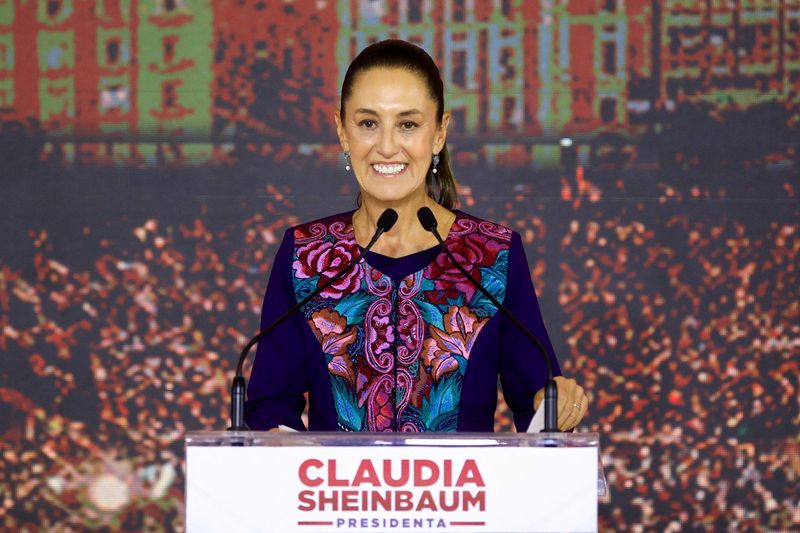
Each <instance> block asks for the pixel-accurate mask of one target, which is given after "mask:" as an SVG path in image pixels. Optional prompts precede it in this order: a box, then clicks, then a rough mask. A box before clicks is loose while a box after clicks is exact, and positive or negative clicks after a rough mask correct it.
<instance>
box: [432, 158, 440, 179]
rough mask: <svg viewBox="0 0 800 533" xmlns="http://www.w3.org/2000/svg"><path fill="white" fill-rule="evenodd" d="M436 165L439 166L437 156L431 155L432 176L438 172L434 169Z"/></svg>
mask: <svg viewBox="0 0 800 533" xmlns="http://www.w3.org/2000/svg"><path fill="white" fill-rule="evenodd" d="M438 164H439V154H433V165H432V166H433V168H432V169H431V172H433V173H434V174H436V173H437V172H438V170H437V169H436V165H438Z"/></svg>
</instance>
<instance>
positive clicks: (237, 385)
mask: <svg viewBox="0 0 800 533" xmlns="http://www.w3.org/2000/svg"><path fill="white" fill-rule="evenodd" d="M395 222H397V211H395V210H394V209H391V208H389V209H386V210H384V212H383V213H381V216H380V217H378V223H377V224H376V226H377V227H376V229H375V233H374V234H373V235H372V239H370V241H369V243H368V244H367V246H365V247H364V250H363V251H362V252H361V253H359V254H358V255H357V256H356V257H354V258H353V259H352V260H351V261H350V262H349V263H347V265H345V267H344V268H343V269H341V270H340V271H339V272H337V273H336V275H335V276H333V277H332V278H330V279H329V280H328V281H326V282H325V283H323V284H322V285H320V286H318V287H317V288H316V290H314V291H313V292H312V293H311V294H309V295H308V296H306V297H305V298H303V299H302V300H300V301H299V302H297V303H296V304H295V305H293V306H292V307H290V308H289V309H288V310H287V311H286V312H285V313H283V314H282V315H281V316H279V317H278V318H276V319H275V320H274V321H273V322H272V323H271V324H269V325H267V327H265V328H264V329H262V330H261V331H259V332H258V334H257V335H256V336H255V337H253V338H252V339H250V342H248V343H247V344H246V345H245V347H244V348H242V352H241V353H240V354H239V364H237V365H236V377H234V378H233V383H232V384H231V426H230V427H229V428H228V431H248V430H249V429H250V428H249V427H247V423H245V421H244V400H245V394H246V390H247V382H246V381H245V379H244V375H243V374H244V373H243V367H244V361H245V359H247V354H248V353H249V352H250V350H251V349H252V348H253V346H255V344H256V343H257V342H258V341H260V340H261V339H262V338H263V337H264V336H265V335H267V334H268V333H269V332H270V331H272V330H273V329H275V328H276V327H278V326H279V325H280V324H282V323H283V321H284V320H286V319H287V318H289V316H291V315H292V314H293V313H294V312H295V311H297V310H298V309H300V308H301V307H303V306H304V305H306V304H307V303H308V302H310V301H311V300H312V299H314V298H316V297H317V296H318V295H319V294H320V293H321V292H322V291H324V290H325V289H327V288H328V287H330V286H331V285H332V284H334V283H335V282H336V281H338V280H339V279H340V278H341V277H342V276H344V275H345V274H346V273H347V271H348V270H350V269H351V268H352V267H353V265H355V264H356V263H358V262H359V261H360V260H361V258H362V257H364V254H366V253H367V252H368V251H369V250H370V249H371V248H372V246H373V245H374V244H375V243H376V242H377V241H378V239H379V238H380V236H381V235H383V234H384V233H386V232H387V231H389V230H390V229H392V226H394V224H395Z"/></svg>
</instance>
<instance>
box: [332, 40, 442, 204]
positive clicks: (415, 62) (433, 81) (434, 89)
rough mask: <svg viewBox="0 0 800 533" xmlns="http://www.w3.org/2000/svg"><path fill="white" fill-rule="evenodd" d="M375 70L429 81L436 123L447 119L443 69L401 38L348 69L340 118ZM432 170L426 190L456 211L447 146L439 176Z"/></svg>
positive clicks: (362, 55) (373, 49)
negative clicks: (399, 71)
mask: <svg viewBox="0 0 800 533" xmlns="http://www.w3.org/2000/svg"><path fill="white" fill-rule="evenodd" d="M375 68H399V69H403V70H406V71H408V72H411V73H413V74H416V75H417V76H419V78H420V79H421V80H422V81H423V82H425V86H426V87H427V89H428V94H430V97H431V98H433V100H434V101H435V102H436V122H437V124H441V123H442V117H443V116H444V84H443V83H442V76H441V74H440V73H439V68H438V67H437V66H436V63H434V61H433V58H431V56H429V55H428V53H427V52H426V51H425V50H423V49H422V48H420V47H419V46H417V45H415V44H412V43H409V42H407V41H402V40H399V39H388V40H386V41H381V42H378V43H375V44H372V45H370V46H368V47H366V48H364V49H363V50H362V51H361V53H359V54H358V55H357V56H356V58H355V59H354V60H353V62H352V63H350V66H349V67H348V68H347V73H345V75H344V82H343V83H342V95H341V103H340V107H339V116H340V117H341V119H342V122H344V120H345V110H344V106H345V102H347V100H349V99H350V95H351V94H352V92H353V85H354V84H355V82H356V79H357V78H358V76H359V75H361V74H363V73H364V72H367V71H368V70H372V69H375ZM431 170H432V168H431V167H429V168H428V173H427V175H426V177H425V188H426V191H427V193H428V195H429V196H430V197H431V198H433V199H434V200H435V201H436V203H438V204H439V205H441V206H443V207H445V208H447V209H452V208H453V207H455V204H456V199H457V195H456V180H455V177H454V176H453V171H452V170H451V168H450V156H449V155H448V153H447V143H445V144H444V146H442V150H441V152H439V164H438V165H437V167H436V174H434V173H433V172H431Z"/></svg>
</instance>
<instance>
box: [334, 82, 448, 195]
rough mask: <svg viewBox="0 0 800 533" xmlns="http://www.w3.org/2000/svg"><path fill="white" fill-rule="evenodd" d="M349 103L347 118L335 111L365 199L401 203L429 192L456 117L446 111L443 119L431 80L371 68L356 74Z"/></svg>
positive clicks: (337, 126)
mask: <svg viewBox="0 0 800 533" xmlns="http://www.w3.org/2000/svg"><path fill="white" fill-rule="evenodd" d="M344 108H345V116H344V119H343V120H342V119H341V117H340V116H339V114H338V113H337V114H336V116H335V120H336V130H337V133H338V134H339V142H340V143H341V145H342V149H343V150H345V151H347V152H350V162H351V167H352V169H353V172H354V173H355V176H356V180H357V181H358V184H359V186H360V188H361V195H362V198H365V199H373V200H378V201H380V202H388V203H397V202H399V201H403V200H409V199H412V198H415V197H417V196H418V195H424V194H425V176H426V174H427V172H428V168H429V167H430V164H431V158H432V157H433V154H435V153H439V151H440V150H441V149H442V147H443V146H444V141H445V134H446V131H447V124H448V122H449V119H450V117H449V115H448V114H445V116H444V117H442V121H441V124H440V123H438V122H437V120H436V102H435V101H434V100H433V98H431V96H430V95H429V94H428V89H427V87H426V86H425V82H424V81H423V80H422V79H421V78H420V77H419V76H418V75H417V74H414V73H412V72H409V71H407V70H404V69H397V68H391V69H388V68H374V69H370V70H367V71H365V72H362V73H361V74H360V75H359V76H358V77H357V78H356V80H355V83H354V84H353V89H352V92H351V95H350V98H349V99H348V100H347V101H346V102H344ZM419 197H422V196H419Z"/></svg>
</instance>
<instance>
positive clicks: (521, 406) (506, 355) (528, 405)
mask: <svg viewBox="0 0 800 533" xmlns="http://www.w3.org/2000/svg"><path fill="white" fill-rule="evenodd" d="M503 303H504V304H505V305H506V307H508V309H509V310H510V311H511V312H512V313H513V314H514V315H515V316H516V317H517V318H518V319H519V320H520V321H521V322H522V323H523V324H525V326H527V328H528V329H529V330H530V332H531V333H533V335H534V336H536V337H537V338H538V339H539V340H540V341H541V342H542V344H543V345H544V347H545V348H546V349H547V352H548V353H547V357H549V358H550V361H551V363H552V366H553V375H554V376H558V375H561V369H560V368H559V365H558V359H557V358H556V356H555V352H554V350H553V345H552V343H551V342H550V337H549V336H548V335H547V329H546V328H545V325H544V320H543V319H542V313H541V311H540V310H539V301H538V300H537V298H536V292H535V291H534V289H533V282H532V281H531V274H530V270H529V268H528V260H527V258H526V257H525V248H524V247H523V245H522V238H521V237H520V235H519V234H518V233H517V232H514V233H513V234H512V237H511V245H510V248H509V254H508V279H507V284H506V296H505V300H504V301H503ZM500 313H501V316H500V317H499V318H500V319H501V320H502V322H501V326H500V328H501V329H500V383H501V385H502V387H503V396H504V397H505V400H506V403H507V404H508V406H509V408H510V409H511V411H512V413H513V414H514V425H515V426H516V428H517V431H518V432H524V431H527V429H528V425H530V422H531V419H533V413H534V408H533V397H534V395H535V394H536V391H538V390H539V389H541V388H542V387H544V385H545V383H546V381H547V366H546V363H545V361H544V358H543V357H542V355H543V354H541V353H540V351H539V349H538V348H537V347H536V346H535V345H534V343H533V342H532V341H531V340H530V339H529V338H528V337H527V336H526V335H525V334H524V333H523V332H522V331H520V330H519V328H517V326H516V325H515V324H514V323H513V322H512V321H511V320H510V319H509V318H508V317H506V316H505V315H504V314H502V312H500Z"/></svg>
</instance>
